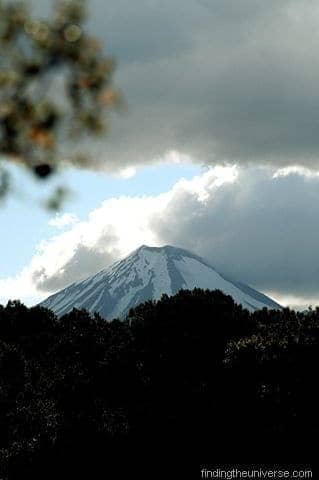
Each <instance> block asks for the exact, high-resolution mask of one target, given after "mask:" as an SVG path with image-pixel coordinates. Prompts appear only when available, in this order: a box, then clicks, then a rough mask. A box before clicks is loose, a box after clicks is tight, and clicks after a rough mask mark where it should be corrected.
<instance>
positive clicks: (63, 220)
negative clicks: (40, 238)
mask: <svg viewBox="0 0 319 480" xmlns="http://www.w3.org/2000/svg"><path fill="white" fill-rule="evenodd" d="M77 221H78V218H77V216H76V215H74V214H73V213H63V214H59V213H57V214H56V216H55V217H53V218H51V220H50V221H49V225H50V226H51V227H56V228H64V227H67V226H69V225H74V224H75V223H76V222H77Z"/></svg>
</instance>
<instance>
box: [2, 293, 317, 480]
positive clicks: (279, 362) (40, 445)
mask: <svg viewBox="0 0 319 480" xmlns="http://www.w3.org/2000/svg"><path fill="white" fill-rule="evenodd" d="M318 332H319V310H315V311H311V312H308V313H296V312H293V311H290V310H282V311H268V310H266V309H264V310H262V311H259V312H255V313H253V314H250V313H249V312H247V311H246V310H244V309H243V308H242V307H241V306H237V305H235V304H234V302H233V300H232V298H231V297H228V296H225V295H224V294H223V293H221V292H220V291H214V292H210V291H203V290H199V289H195V290H193V291H192V292H190V291H181V292H179V293H178V294H177V295H175V296H174V297H168V296H166V295H164V296H163V297H162V299H161V300H160V301H158V302H146V303H145V304H143V305H140V306H139V307H137V308H136V309H134V310H132V311H131V312H130V314H129V315H128V317H127V319H126V320H125V321H118V320H113V321H112V322H106V321H105V320H104V319H102V318H100V317H99V316H98V315H95V316H91V315H89V314H88V313H87V312H86V311H79V310H73V312H71V313H70V314H67V315H65V316H63V317H62V318H60V319H58V318H56V317H55V315H54V314H53V313H52V312H51V311H49V310H46V309H43V308H40V307H34V308H31V309H28V308H26V307H25V306H23V305H22V304H20V303H19V302H9V304H8V305H7V306H6V307H0V425H1V428H0V465H1V467H0V468H2V472H1V470H0V472H1V473H2V476H1V475H0V478H4V479H5V478H9V479H16V478H29V477H30V478H33V479H37V478H46V479H49V478H98V477H95V476H94V472H95V468H96V471H97V472H98V471H99V470H98V469H99V468H100V469H102V470H103V475H104V476H105V478H121V475H120V472H121V473H122V474H123V475H124V474H126V476H129V475H131V476H132V478H133V472H134V471H135V468H136V469H137V472H138V473H139V478H142V475H143V474H145V477H146V478H150V470H149V468H155V467H156V469H157V471H158V472H160V470H161V469H162V470H163V472H162V473H163V478H168V477H167V472H168V468H169V472H170V473H171V474H172V478H173V468H174V465H175V468H176V469H177V472H178V474H179V475H181V474H182V471H183V467H184V468H185V470H186V473H185V475H189V473H190V468H191V466H192V463H194V464H195V470H194V472H195V473H196V471H197V473H198V468H199V465H202V464H203V463H206V464H207V463H208V462H209V463H212V461H213V462H214V461H216V462H228V463H231V462H236V461H237V462H238V461H239V462H240V463H243V462H247V463H250V464H251V463H253V462H259V463H269V462H281V463H285V462H286V463H292V462H298V461H299V462H311V461H312V460H313V459H314V458H315V455H316V450H315V449H316V444H312V436H311V434H313V435H314V438H316V437H317V435H318V431H319V422H318V414H317V405H318V400H319V399H318V393H317V389H316V387H317V365H318V340H319V336H318ZM177 446H178V447H179V449H182V455H183V456H182V458H180V457H179V455H178V450H177ZM124 459H125V462H124V461H123V460H124ZM169 459H171V460H174V463H173V464H171V465H170V466H169V467H168V465H167V462H168V460H169ZM134 462H135V465H134ZM114 471H116V475H115V474H114ZM135 473H136V471H135ZM195 473H194V475H195ZM177 478H178V477H177ZM183 478H184V477H183ZM185 478H188V477H187V476H185ZM192 478H193V477H192ZM194 478H195V477H194Z"/></svg>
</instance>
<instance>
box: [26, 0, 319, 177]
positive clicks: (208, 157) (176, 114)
mask: <svg viewBox="0 0 319 480" xmlns="http://www.w3.org/2000/svg"><path fill="white" fill-rule="evenodd" d="M34 3H36V4H38V1H37V0H34ZM88 5H89V7H90V11H91V20H90V23H91V29H92V30H93V31H94V32H95V33H96V35H97V36H98V37H100V38H102V39H103V40H104V43H105V46H106V50H107V52H109V53H110V54H112V55H114V56H115V57H116V58H117V59H118V62H119V67H118V71H117V74H116V77H115V83H116V84H117V85H119V86H120V87H121V88H122V90H123V92H124V93H125V96H126V99H127V103H128V107H129V108H128V114H127V115H126V114H125V115H122V116H113V120H112V131H111V133H110V135H109V137H108V138H106V140H105V141H102V142H100V145H97V144H94V145H92V148H93V150H94V151H95V155H96V157H97V158H98V159H103V160H105V159H106V160H107V163H106V165H107V166H109V168H111V169H112V168H113V169H114V168H121V167H123V166H126V165H130V164H138V163H148V162H152V161H154V159H155V158H156V159H158V157H159V156H161V155H162V154H164V153H165V152H167V151H168V150H171V149H176V150H180V151H182V152H184V153H187V154H191V155H193V156H194V157H195V158H197V159H198V160H200V161H203V162H207V163H214V162H221V161H230V162H236V163H246V162H256V163H264V162H273V163H277V164H280V165H284V164H291V163H299V164H305V165H310V166H318V163H317V157H318V153H317V152H318V151H319V135H318V127H319V87H318V85H319V68H318V51H319V29H318V21H319V8H318V4H317V2H315V1H313V0H267V1H264V0H209V1H208V0H197V1H196V0H195V1H193V2H185V1H182V0H162V1H155V0H138V1H137V2H131V1H128V0H110V1H108V2H105V1H102V0H91V1H89V2H88ZM42 8H43V3H42Z"/></svg>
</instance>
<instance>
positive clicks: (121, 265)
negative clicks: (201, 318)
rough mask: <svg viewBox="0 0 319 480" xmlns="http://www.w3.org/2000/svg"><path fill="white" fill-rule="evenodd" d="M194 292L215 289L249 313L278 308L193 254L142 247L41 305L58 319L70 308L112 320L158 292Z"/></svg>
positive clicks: (156, 298)
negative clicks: (57, 316)
mask: <svg viewBox="0 0 319 480" xmlns="http://www.w3.org/2000/svg"><path fill="white" fill-rule="evenodd" d="M195 287H199V288H203V289H210V290H215V289H219V290H221V291H223V292H224V293H225V294H227V295H231V296H232V297H233V299H234V300H235V302H236V303H240V304H242V305H243V307H245V308H247V309H248V310H250V311H253V310H257V309H260V308H263V307H267V308H270V309H278V308H281V307H280V305H278V304H277V303H276V302H274V301H273V300H271V299H270V298H269V297H266V296H265V295H263V294H262V293H259V292H257V291H256V290H254V289H252V288H250V287H248V286H247V285H244V284H241V283H238V282H235V281H233V280H230V279H228V278H226V277H225V276H223V275H221V274H220V273H218V272H217V271H216V270H215V269H214V268H213V267H212V266H211V265H210V264H209V263H208V262H206V261H205V260H203V259H202V258H200V257H198V256H197V255H194V254H193V253H190V252H188V251H186V250H183V249H181V248H175V247H171V246H165V247H159V248H157V247H147V246H145V245H143V246H142V247H140V248H138V249H137V250H135V251H134V252H133V253H131V254H130V255H129V256H128V257H126V258H125V259H124V260H121V261H118V262H116V263H114V264H113V265H112V266H111V267H109V268H106V269H104V270H102V271H101V272H99V273H97V274H96V275H93V276H91V277H89V278H88V279H86V280H83V281H79V282H76V283H73V284H72V285H70V286H69V287H67V288H65V289H63V290H61V291H60V292H58V293H56V294H54V295H52V296H50V297H49V298H48V299H46V300H45V301H44V302H42V303H41V305H42V306H44V307H47V308H50V309H51V310H53V311H54V312H55V313H56V314H57V315H59V316H61V315H63V314H64V313H67V312H69V311H71V310H72V309H73V308H74V307H76V308H85V309H87V310H89V311H90V312H98V313H99V314H100V315H102V316H103V317H104V318H107V319H112V318H117V317H123V316H124V315H125V314H126V313H128V311H129V309H130V308H133V307H136V306H137V305H138V304H140V303H142V302H145V301H146V300H150V299H153V300H158V299H159V298H160V297H161V296H162V294H163V293H166V294H168V295H174V294H175V293H177V292H178V291H179V290H181V289H189V290H192V289H193V288H195Z"/></svg>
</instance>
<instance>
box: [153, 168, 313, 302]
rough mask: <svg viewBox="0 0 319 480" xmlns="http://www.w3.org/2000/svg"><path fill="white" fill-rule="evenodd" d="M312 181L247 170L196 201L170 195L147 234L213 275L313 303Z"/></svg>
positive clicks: (193, 198)
mask: <svg viewBox="0 0 319 480" xmlns="http://www.w3.org/2000/svg"><path fill="white" fill-rule="evenodd" d="M318 218H319V177H318V176H317V177H305V176H303V175H299V174H290V175H288V176H281V177H277V178H272V173H271V172H269V171H268V172H267V171H265V169H261V170H259V169H258V170H251V169H249V170H246V171H242V172H241V173H240V176H239V177H238V179H237V181H236V182H235V183H232V184H224V185H222V186H221V187H218V188H217V189H214V190H213V191H212V192H211V194H210V195H209V197H208V198H207V199H206V200H205V201H204V202H201V201H199V200H198V198H197V196H196V195H193V194H191V193H189V192H184V193H180V194H179V195H178V196H175V198H174V201H172V202H171V204H170V206H169V207H168V208H167V210H166V211H165V213H164V214H163V215H162V218H160V219H157V220H156V221H155V220H154V221H153V223H152V228H153V229H154V230H155V231H156V232H157V234H158V235H159V238H160V239H161V240H162V241H163V243H169V244H173V245H177V246H182V247H184V248H187V249H190V250H192V251H194V252H196V253H198V254H200V255H202V256H203V257H204V258H206V259H209V260H210V262H211V263H212V264H213V265H214V266H215V267H216V269H217V270H219V271H221V272H223V273H224V274H226V275H229V276H230V277H233V278H235V279H237V280H240V281H242V282H247V283H249V284H251V285H253V286H255V287H257V288H258V289H260V290H263V291H272V292H277V294H279V295H280V296H284V295H287V294H289V295H295V296H299V297H305V298H310V297H311V296H312V297H317V298H319V287H318V286H319V263H318V259H319V227H318Z"/></svg>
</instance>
